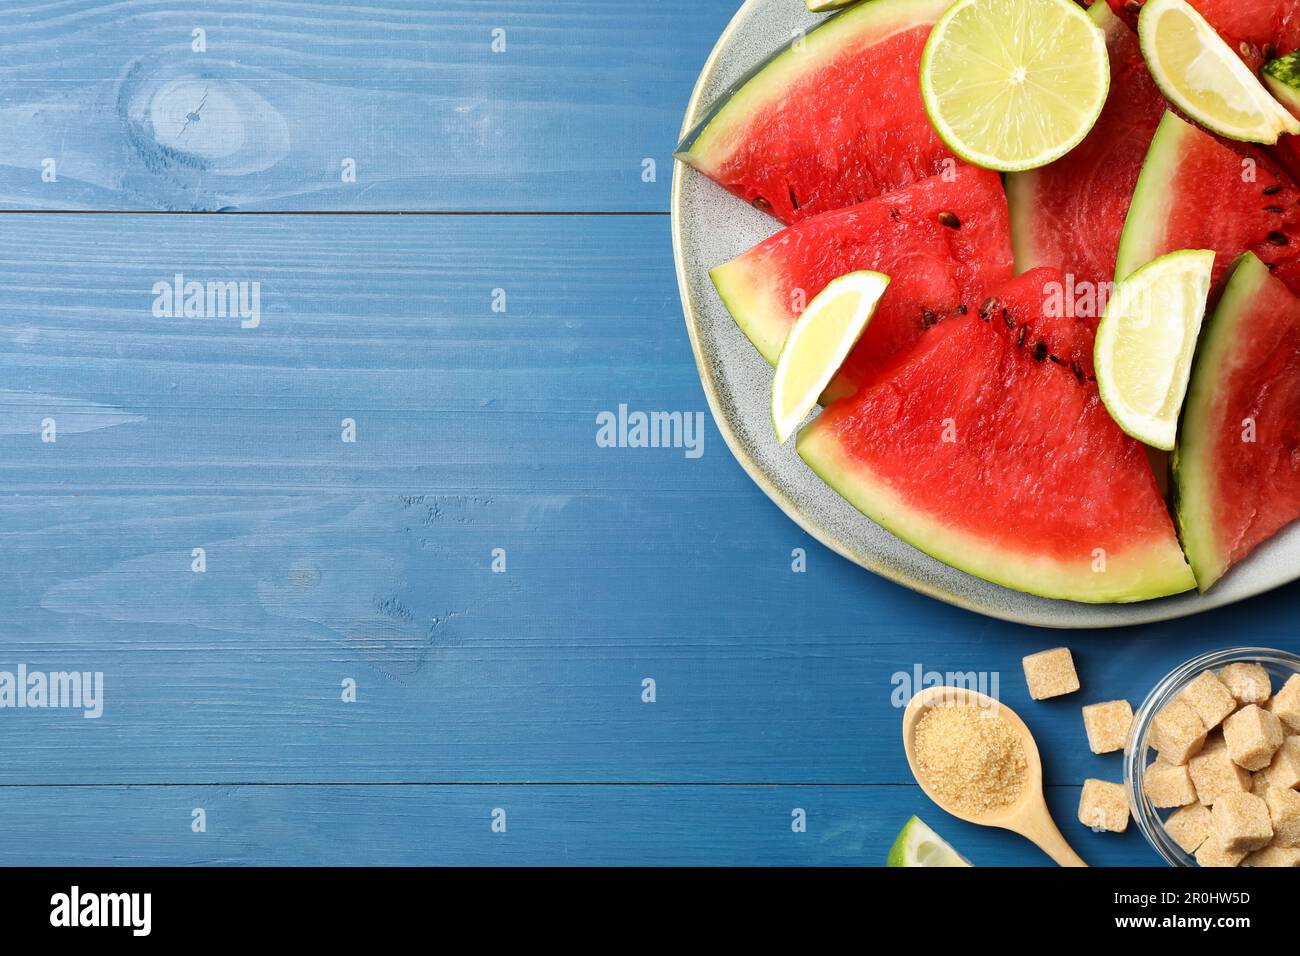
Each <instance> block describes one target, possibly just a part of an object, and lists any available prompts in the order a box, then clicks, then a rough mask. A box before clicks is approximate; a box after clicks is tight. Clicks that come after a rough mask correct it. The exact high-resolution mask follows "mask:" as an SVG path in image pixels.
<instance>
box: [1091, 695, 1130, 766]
mask: <svg viewBox="0 0 1300 956" xmlns="http://www.w3.org/2000/svg"><path fill="white" fill-rule="evenodd" d="M1132 723H1133V708H1132V707H1131V706H1130V705H1129V702H1128V701H1126V700H1110V701H1107V702H1106V703H1104V704H1089V705H1088V706H1086V707H1084V708H1083V729H1084V730H1085V731H1087V734H1088V749H1089V750H1091V751H1092V752H1093V753H1095V754H1108V753H1113V752H1114V751H1116V750H1123V749H1124V744H1125V743H1126V742H1127V741H1128V729H1129V725H1130V724H1132Z"/></svg>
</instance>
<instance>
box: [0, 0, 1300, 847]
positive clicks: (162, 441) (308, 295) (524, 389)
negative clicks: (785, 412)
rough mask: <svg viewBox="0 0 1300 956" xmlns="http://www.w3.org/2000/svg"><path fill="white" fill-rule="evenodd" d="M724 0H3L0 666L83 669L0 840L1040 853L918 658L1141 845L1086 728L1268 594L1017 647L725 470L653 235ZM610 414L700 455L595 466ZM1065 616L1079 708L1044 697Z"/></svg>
mask: <svg viewBox="0 0 1300 956" xmlns="http://www.w3.org/2000/svg"><path fill="white" fill-rule="evenodd" d="M790 2H792V3H793V2H796V0H790ZM736 6H737V3H736V2H735V0H707V2H706V0H655V2H645V0H599V2H596V0H491V2H488V0H377V2H375V3H371V4H367V5H363V6H357V5H351V4H344V3H341V2H340V3H331V2H308V0H275V2H263V3H256V4H254V3H244V2H233V0H208V2H197V0H191V2H182V0H128V2H119V3H113V4H109V3H104V2H98V0H58V2H38V0H25V2H13V3H9V4H5V5H4V7H3V9H0V206H2V207H3V208H4V209H5V210H6V212H5V213H4V214H2V215H0V367H2V371H3V375H2V376H0V442H2V443H3V452H4V454H3V457H2V458H0V492H3V494H0V612H2V613H0V619H2V620H3V622H4V630H3V645H2V649H0V670H5V671H14V670H16V668H18V666H19V665H25V666H26V667H27V668H28V669H29V670H31V671H42V672H49V671H78V672H90V673H94V672H102V674H103V697H102V701H101V702H100V703H101V705H102V715H101V716H99V717H98V718H97V719H87V718H86V717H84V716H83V710H79V709H76V708H38V709H22V710H19V709H3V710H0V748H2V749H0V753H3V760H2V761H0V830H3V833H4V838H3V840H0V863H6V864H17V863H28V864H53V863H63V864H80V863H92V864H112V863H182V864H195V863H242V864H273V863H333V864H364V863H370V864H383V863H401V864H424V863H462V864H463V863H526V864H566V863H568V864H586V863H641V864H647V863H648V864H666V863H703V864H718V863H792V864H794V863H837V864H851V865H860V864H878V863H880V862H881V861H882V860H883V857H884V854H885V851H886V849H887V848H888V846H889V844H890V842H891V841H892V838H893V836H894V834H895V833H896V832H897V830H898V829H899V827H900V826H901V824H902V823H903V821H904V820H905V819H906V818H907V816H909V815H910V814H912V813H919V814H921V815H922V816H923V817H925V818H926V819H927V820H928V821H929V822H930V823H931V824H932V825H933V826H935V827H936V828H937V829H938V830H939V831H940V832H941V833H943V834H944V835H945V836H947V837H948V838H949V839H950V840H951V841H952V842H953V843H955V844H956V845H957V846H958V847H959V848H960V849H961V850H962V851H963V852H965V853H966V854H967V855H968V856H970V857H971V859H973V860H974V861H975V862H976V863H978V864H989V865H992V864H1034V865H1036V864H1041V863H1045V862H1046V858H1045V857H1042V856H1041V854H1039V853H1038V852H1037V851H1036V850H1034V849H1033V848H1032V847H1030V846H1029V845H1028V844H1026V843H1023V842H1021V841H1019V840H1018V838H1015V837H1012V836H1010V835H1006V834H1002V833H999V832H993V831H981V830H978V829H976V828H974V827H970V826H967V825H965V824H962V823H959V822H957V821H955V820H953V819H952V818H949V817H947V816H946V815H945V814H944V813H943V812H941V811H939V810H938V809H936V808H935V807H933V806H932V805H931V804H929V802H928V801H927V800H926V799H925V797H924V796H923V795H922V794H921V793H920V792H919V791H918V790H917V788H916V787H915V786H914V785H912V783H911V782H910V776H909V774H908V771H907V766H906V763H905V761H904V758H903V753H902V748H901V746H900V744H899V739H898V738H899V718H900V710H899V708H898V698H899V695H900V688H901V687H905V686H906V685H905V681H904V678H905V677H907V676H908V675H912V674H913V673H914V672H915V670H916V668H918V667H919V668H921V669H922V670H923V671H930V670H933V671H939V672H956V671H961V672H966V671H977V672H984V673H989V674H996V675H998V678H999V681H1000V689H1001V695H1002V696H1003V698H1004V699H1005V700H1006V701H1007V702H1008V703H1010V704H1011V705H1012V706H1013V707H1015V708H1016V709H1018V710H1019V712H1020V713H1021V714H1022V715H1023V716H1024V717H1025V719H1026V720H1027V722H1028V723H1029V724H1030V726H1031V727H1032V728H1033V730H1034V731H1035V733H1036V734H1037V735H1038V738H1039V741H1040V744H1041V746H1042V748H1043V752H1044V754H1043V755H1044V761H1045V771H1046V777H1047V782H1048V785H1049V800H1050V802H1051V804H1052V806H1053V808H1054V810H1055V811H1056V813H1057V816H1058V820H1059V821H1060V822H1061V825H1062V827H1063V829H1064V830H1065V832H1066V834H1067V835H1068V836H1069V837H1070V838H1071V840H1072V841H1073V842H1074V843H1075V844H1076V846H1077V847H1078V849H1079V850H1080V852H1081V853H1082V854H1083V855H1084V856H1085V857H1086V858H1087V859H1088V860H1089V861H1091V862H1093V863H1097V864H1120V863H1133V864H1152V863H1155V862H1156V858H1155V856H1154V854H1153V853H1152V852H1151V851H1150V850H1149V849H1148V848H1147V847H1146V845H1145V844H1144V843H1143V841H1142V838H1141V836H1140V835H1139V834H1138V833H1137V832H1135V830H1133V829H1130V832H1128V833H1127V834H1125V835H1123V836H1115V835H1097V834H1093V833H1091V832H1089V831H1087V830H1085V829H1084V828H1083V827H1081V826H1080V825H1079V824H1078V823H1077V822H1075V820H1074V810H1075V805H1076V802H1077V799H1078V789H1079V784H1080V783H1081V781H1082V780H1083V778H1084V777H1085V776H1099V777H1104V778H1108V779H1119V776H1120V767H1119V760H1118V757H1117V756H1115V755H1111V756H1108V757H1094V756H1092V755H1091V754H1090V753H1089V752H1088V749H1087V746H1086V743H1085V739H1084V734H1083V728H1082V724H1081V721H1080V717H1079V707H1080V705H1081V704H1084V703H1088V702H1090V701H1092V700H1101V699H1109V698H1114V697H1122V696H1126V697H1128V698H1129V699H1130V700H1132V701H1134V702H1135V703H1136V702H1137V701H1138V700H1140V699H1141V697H1142V696H1143V695H1144V694H1145V693H1146V691H1147V690H1148V689H1149V688H1150V686H1151V685H1152V684H1153V683H1154V682H1155V680H1156V679H1157V678H1159V677H1160V676H1161V675H1162V674H1164V673H1165V672H1166V671H1167V670H1168V669H1169V668H1171V667H1172V666H1174V665H1176V664H1177V663H1179V662H1181V661H1182V660H1184V659H1185V658H1187V657H1189V656H1191V655H1192V654H1194V653H1197V652H1199V651H1203V650H1206V649H1209V648H1212V647H1218V646H1224V645H1228V644H1232V643H1242V642H1248V643H1261V644H1265V645H1274V646H1282V647H1289V648H1292V649H1295V648H1296V647H1297V637H1296V628H1295V623H1294V621H1295V619H1294V608H1295V606H1296V603H1295V602H1296V599H1297V597H1298V596H1300V592H1297V591H1296V590H1295V589H1289V590H1287V591H1283V592H1279V593H1275V594H1272V595H1268V596H1266V597H1263V598H1261V599H1258V600H1255V601H1253V602H1251V603H1250V604H1248V605H1246V606H1244V607H1240V608H1234V609H1228V610H1224V611H1221V612H1218V613H1214V614H1210V615H1206V616H1204V617H1201V618H1198V619H1196V620H1192V621H1184V622H1177V623H1170V624H1161V625H1156V626H1151V627H1146V628H1143V629H1138V630H1131V631H1123V632H1112V633H1077V634H1059V633H1051V632H1044V631H1036V630H1033V629H1030V628H1025V627H1018V626H1011V625H1007V624H1002V623H998V622H995V621H991V620H986V619H983V618H980V617H977V616H975V615H972V614H970V613H967V612H964V611H960V610H957V609H954V608H951V607H948V606H945V605H943V604H940V603H937V602H935V601H933V600H930V599H928V598H924V597H921V596H919V595H916V594H914V593H912V592H910V591H907V590H905V589H903V588H900V587H898V586H896V585H893V584H890V583H888V582H886V581H883V580H880V579H878V578H875V577H873V576H872V575H870V574H868V573H867V572H864V571H862V570H860V569H858V568H856V567H854V566H852V565H850V564H848V563H847V562H845V561H843V560H841V559H839V558H837V557H836V556H834V555H833V554H831V553H830V552H828V551H826V550H824V549H823V548H821V547H820V546H819V545H817V544H816V543H815V542H814V541H812V540H811V539H810V538H808V536H806V535H805V534H804V533H803V532H801V531H800V530H799V529H798V528H797V527H796V526H795V525H794V524H792V523H791V522H790V521H789V520H788V519H786V518H785V517H784V516H783V515H782V514H781V513H780V512H779V511H778V510H777V509H776V507H775V506H773V505H772V504H771V503H770V502H769V501H768V500H767V499H766V498H765V497H764V496H763V495H762V493H761V492H760V491H759V490H758V489H757V488H756V487H754V485H753V484H752V483H751V482H750V481H749V479H748V478H747V477H746V476H745V475H744V473H743V472H742V471H741V469H740V467H739V466H738V465H737V464H736V462H735V461H734V460H733V459H732V457H731V455H730V454H729V453H728V451H727V449H726V447H725V445H724V443H723V442H722V440H721V437H720V436H719V434H718V432H717V430H716V428H715V427H714V425H713V423H712V421H711V420H708V416H707V412H706V406H705V400H704V396H703V394H702V392H701V389H700V385H699V381H698V379H697V376H696V372H695V368H694V364H693V361H692V357H691V352H690V348H689V346H688V343H687V340H686V334H685V329H684V327H683V323H682V317H681V313H680V305H679V301H678V296H677V289H676V285H675V281H674V276H673V265H672V256H671V251H670V244H669V236H668V231H669V230H668V227H669V222H668V217H667V207H668V189H669V183H670V179H671V174H672V165H671V164H672V158H671V150H672V147H673V145H674V140H675V136H676V133H677V128H678V125H679V123H680V117H681V112H682V109H683V107H684V105H685V103H686V100H687V98H688V96H689V93H690V89H691V86H692V84H693V82H694V78H695V75H696V73H697V71H698V70H699V68H700V66H701V65H702V64H703V62H704V60H705V57H706V56H707V54H708V51H709V49H710V48H711V46H712V44H713V42H714V40H715V38H716V37H717V35H718V34H719V33H720V32H721V30H722V28H723V27H724V26H725V24H726V22H727V20H728V18H729V17H730V15H731V14H732V13H733V12H734V10H735V7H736ZM217 212H233V213H238V214H245V213H249V214H254V215H213V213H217ZM178 277H180V278H178ZM192 283H199V284H200V286H199V287H198V288H199V289H200V290H201V293H202V294H200V295H199V296H198V297H197V298H195V299H194V308H193V309H190V308H188V307H187V298H188V296H186V295H185V294H184V293H185V292H186V291H187V288H189V287H190V285H191V284H192ZM178 285H179V286H180V291H181V293H182V294H181V295H180V296H179V297H178V296H177V294H176V293H177V290H176V287H177V286H178ZM213 289H215V290H216V295H217V297H218V298H217V299H215V300H210V299H209V298H208V297H207V295H208V293H209V292H210V291H212V290H213ZM227 293H229V296H230V298H229V300H228V303H229V305H230V308H228V309H225V310H222V309H219V308H217V307H216V306H220V304H221V301H222V300H221V296H224V295H226V294H227ZM241 295H242V296H243V299H242V301H241V299H240V296H241ZM214 302H215V305H214V304H213V303H214ZM240 305H242V306H243V309H242V311H241V309H240V307H239V306H240ZM222 311H224V314H218V313H220V312H222ZM187 313H188V314H187ZM620 405H627V406H628V407H629V408H631V409H640V410H667V411H676V412H681V413H683V414H688V415H689V414H694V413H696V412H705V418H706V422H707V424H706V430H705V432H704V435H703V444H702V446H701V449H700V450H701V451H702V453H701V454H700V455H698V457H695V456H691V455H688V454H686V453H685V450H683V449H638V448H621V449H620V448H608V447H602V446H601V445H600V444H599V443H598V442H597V440H596V437H597V417H598V416H599V415H600V414H601V413H602V412H611V411H613V412H616V410H617V409H618V407H619V406H620ZM800 549H801V550H802V553H803V555H804V561H805V562H806V569H803V570H797V569H798V568H799V566H800V561H799V560H798V559H799V554H800ZM1060 643H1066V644H1069V645H1070V646H1071V647H1072V648H1074V651H1075V655H1076V660H1077V662H1078V665H1079V669H1080V672H1081V677H1082V681H1083V690H1082V692H1081V693H1079V694H1076V695H1074V696H1072V697H1068V698H1064V699H1060V700H1056V701H1050V702H1045V703H1035V702H1032V701H1029V700H1028V699H1027V694H1026V690H1025V686H1024V681H1023V677H1022V674H1021V670H1020V663H1019V662H1020V658H1021V656H1022V655H1024V654H1026V653H1028V652H1032V651H1035V650H1039V649H1042V648H1045V647H1051V646H1055V645H1057V644H1060ZM798 811H802V814H801V813H799V812H798ZM801 819H803V820H806V826H804V827H800V826H796V825H792V824H795V823H796V822H797V821H799V820H801Z"/></svg>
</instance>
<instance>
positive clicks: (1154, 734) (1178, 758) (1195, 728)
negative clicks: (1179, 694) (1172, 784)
mask: <svg viewBox="0 0 1300 956" xmlns="http://www.w3.org/2000/svg"><path fill="white" fill-rule="evenodd" d="M1205 734H1206V731H1205V724H1203V723H1201V718H1200V717H1197V716H1196V711H1194V710H1192V708H1191V707H1189V706H1188V705H1187V704H1185V703H1184V702H1183V701H1181V700H1177V699H1175V700H1172V701H1170V702H1169V703H1168V704H1166V705H1165V706H1164V709H1162V710H1161V711H1160V713H1158V714H1156V716H1155V719H1154V720H1152V721H1151V746H1153V747H1155V748H1156V751H1157V752H1158V753H1159V754H1160V759H1161V760H1162V761H1164V762H1165V763H1174V764H1183V763H1187V761H1188V760H1189V759H1191V758H1192V757H1194V756H1196V754H1197V753H1199V752H1200V749H1201V747H1203V746H1204V745H1205Z"/></svg>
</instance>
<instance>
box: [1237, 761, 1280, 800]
mask: <svg viewBox="0 0 1300 956" xmlns="http://www.w3.org/2000/svg"><path fill="white" fill-rule="evenodd" d="M1233 766H1234V767H1235V766H1237V765H1236V764H1233ZM1271 786H1273V785H1272V784H1271V783H1269V782H1268V771H1267V770H1256V771H1255V772H1254V773H1252V774H1251V775H1250V792H1251V793H1253V794H1254V795H1255V796H1257V797H1262V796H1263V795H1264V794H1266V793H1268V788H1269V787H1271Z"/></svg>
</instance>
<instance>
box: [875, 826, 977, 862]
mask: <svg viewBox="0 0 1300 956" xmlns="http://www.w3.org/2000/svg"><path fill="white" fill-rule="evenodd" d="M970 865H971V864H970V861H969V860H967V859H966V858H965V857H964V856H962V855H961V854H960V853H958V852H957V851H956V850H954V849H953V848H952V847H951V846H949V845H948V844H947V842H945V841H944V839H943V837H941V836H939V834H937V833H935V832H934V831H933V830H931V829H930V828H929V827H928V826H926V825H925V824H924V823H922V822H921V818H920V817H912V818H910V819H909V820H908V821H907V822H906V823H904V824H903V829H902V830H900V831H899V832H898V839H896V840H895V841H894V845H893V846H892V847H890V848H889V856H888V857H886V858H885V866H970Z"/></svg>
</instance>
